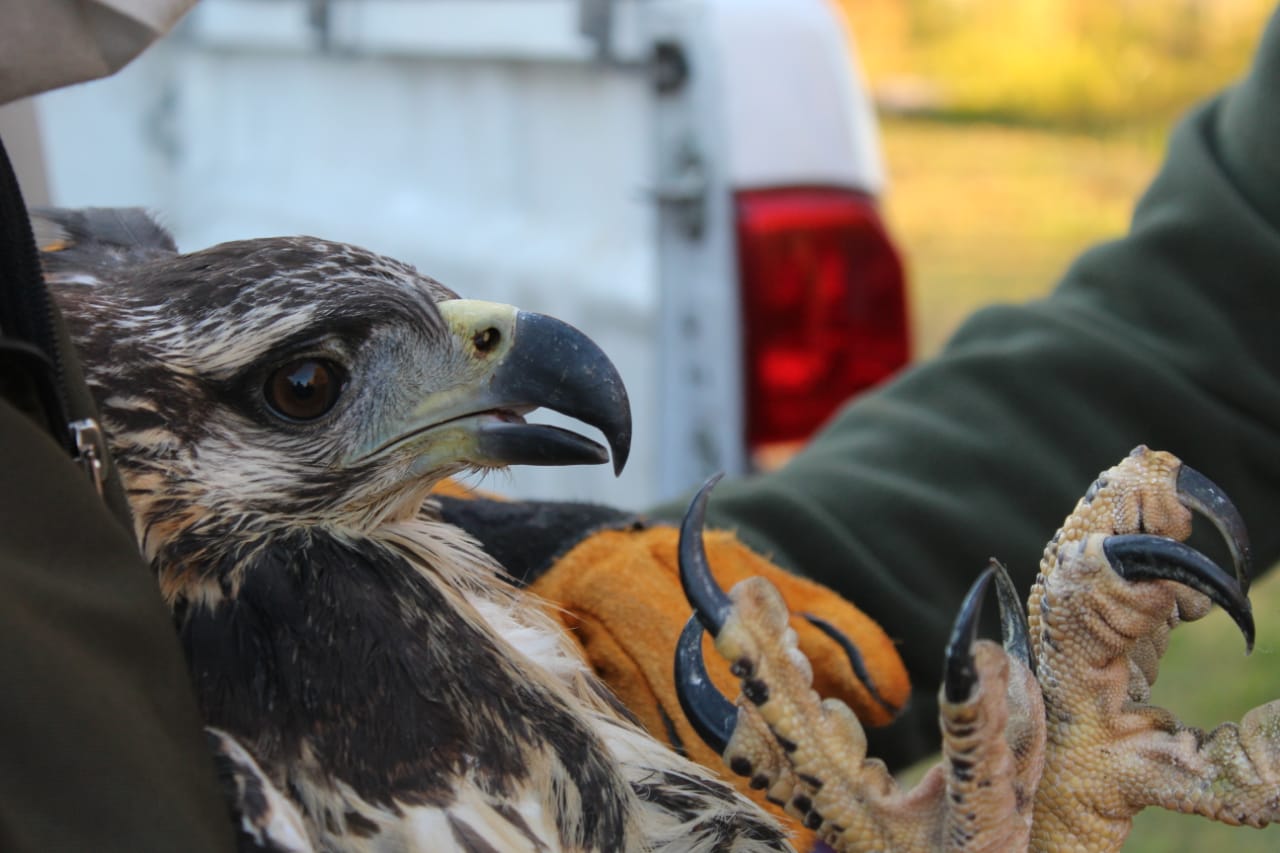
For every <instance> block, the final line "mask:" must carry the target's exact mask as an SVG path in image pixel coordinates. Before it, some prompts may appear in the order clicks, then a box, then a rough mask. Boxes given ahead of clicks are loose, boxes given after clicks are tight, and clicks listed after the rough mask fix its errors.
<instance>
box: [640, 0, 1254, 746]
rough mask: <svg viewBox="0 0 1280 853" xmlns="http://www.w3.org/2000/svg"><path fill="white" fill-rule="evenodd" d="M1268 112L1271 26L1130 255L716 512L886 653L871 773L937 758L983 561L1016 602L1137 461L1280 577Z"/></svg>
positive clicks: (1071, 277)
mask: <svg viewBox="0 0 1280 853" xmlns="http://www.w3.org/2000/svg"><path fill="white" fill-rule="evenodd" d="M1278 104H1280V15H1277V16H1275V17H1273V19H1272V21H1271V24H1270V26H1269V28H1268V30H1267V33H1266V34H1265V36H1264V39H1263V43H1262V46H1261V49H1260V51H1259V54H1258V58H1257V60H1256V64H1255V67H1254V69H1253V71H1252V73H1251V75H1250V76H1249V77H1248V78H1247V80H1245V81H1244V82H1243V83H1242V84H1241V85H1240V86H1238V87H1237V88H1235V89H1234V90H1232V91H1230V92H1228V93H1227V94H1225V95H1224V96H1221V97H1219V98H1217V99H1216V100H1214V101H1212V102H1211V103H1209V104H1208V105H1206V106H1204V107H1203V108H1201V109H1198V110H1197V111H1195V112H1194V113H1193V114H1192V115H1191V116H1190V117H1189V118H1188V119H1186V120H1185V121H1184V122H1183V123H1182V124H1181V125H1180V127H1179V128H1178V129H1177V131H1176V132H1175V134H1174V136H1173V139H1172V142H1171V146H1170V150H1169V152H1168V157H1167V160H1166V163H1165V165H1164V167H1163V169H1162V171H1161V173H1160V175H1159V177H1158V178H1157V180H1156V181H1155V183H1154V185H1153V186H1152V187H1151V189H1150V190H1149V191H1148V193H1147V195H1146V196H1145V198H1144V199H1143V200H1142V202H1141V203H1140V205H1139V207H1138V209H1137V212H1136V213H1135V216H1134V219H1133V225H1132V231H1131V233H1130V234H1129V235H1128V236H1127V237H1125V238H1124V239H1122V240H1120V241H1118V242H1115V243H1111V244H1109V245H1104V246H1102V247H1100V248H1097V249H1094V250H1092V251H1090V252H1088V253H1087V254H1085V255H1084V256H1083V257H1081V258H1080V259H1079V260H1078V261H1077V262H1076V263H1075V264H1074V265H1073V266H1072V267H1071V268H1070V270H1069V271H1068V272H1067V274H1066V276H1065V278H1064V280H1063V281H1062V283H1061V285H1060V286H1059V287H1058V288H1057V289H1056V290H1055V291H1054V293H1053V294H1052V295H1051V296H1049V297H1048V298H1047V299H1044V300H1041V301H1038V302H1033V303H1031V304H1028V305H1025V306H1018V307H995V308H989V309H987V310H984V311H981V312H979V313H978V314H976V315H975V316H974V317H973V318H972V319H970V320H969V321H968V322H967V323H966V324H965V325H964V327H963V328H962V329H961V330H960V331H959V333H958V334H957V335H956V336H955V337H954V339H953V340H952V341H951V342H950V344H949V345H948V346H947V348H946V349H945V351H944V352H943V353H942V354H941V355H940V356H939V357H937V358H935V359H933V360H931V361H928V362H926V363H923V364H921V365H920V366H919V367H917V368H915V369H913V370H911V371H909V372H907V373H906V374H905V375H903V376H902V377H901V378H900V379H898V380H897V381H895V382H893V383H891V384H890V385H888V386H887V387H885V388H883V389H882V390H880V391H878V392H877V393H873V394H870V395H868V396H867V397H865V398H862V399H859V400H858V401H856V402H854V403H853V404H851V405H850V406H849V407H848V408H847V409H846V410H845V411H844V412H843V413H842V414H841V415H840V416H839V417H838V418H837V419H836V420H835V421H834V422H833V423H832V424H831V425H830V426H829V428H827V429H826V430H825V431H824V432H823V433H822V434H821V435H820V436H819V437H818V438H816V440H815V441H814V442H813V443H812V445H811V446H809V447H808V448H806V449H805V450H804V451H802V452H801V453H800V454H799V455H798V456H797V457H796V458H795V459H794V460H793V461H792V462H791V463H790V464H789V465H788V466H787V467H786V468H785V469H783V470H782V471H780V472H778V473H774V474H769V475H764V476H759V477H756V478H751V479H746V480H742V481H740V482H735V483H725V484H723V485H722V486H720V487H719V488H718V489H717V491H716V493H715V494H714V496H713V497H712V499H711V508H710V512H709V515H708V519H709V525H710V526H719V527H724V528H729V529H733V530H736V531H737V532H738V533H739V535H740V536H741V538H742V539H743V540H744V541H745V542H746V543H747V544H749V545H752V546H754V547H755V548H756V549H758V550H759V551H760V552H761V553H763V554H765V555H767V556H770V557H772V558H773V559H775V560H776V561H777V562H778V563H779V564H780V565H781V566H783V567H784V568H789V569H791V570H793V571H796V572H799V573H801V574H803V575H806V576H808V577H810V578H813V579H815V580H817V581H819V582H821V583H824V584H826V585H828V586H830V587H832V588H834V589H835V590H837V591H839V592H840V593H842V594H843V595H845V596H847V597H848V598H849V599H851V600H852V601H854V602H855V603H856V604H857V605H858V607H859V608H861V609H862V610H864V611H865V612H866V613H867V614H868V615H870V616H871V617H872V618H874V619H876V620H877V621H878V622H879V623H880V624H881V625H882V626H884V628H885V629H886V630H887V631H888V633H889V635H890V636H891V637H893V638H894V639H895V640H896V641H897V642H899V643H900V647H899V648H900V651H901V653H902V656H903V658H904V659H905V661H906V664H907V668H908V671H909V672H910V673H911V675H912V679H913V682H914V686H915V694H914V696H913V700H912V710H911V711H910V712H909V713H908V714H907V715H906V718H905V719H903V720H900V721H899V722H898V723H895V724H894V725H893V726H891V727H889V728H888V729H884V730H880V731H876V730H872V731H870V732H869V734H870V737H871V742H872V743H871V748H872V750H873V754H878V755H880V756H881V757H883V758H885V759H887V760H888V761H889V762H890V763H891V764H898V765H900V764H902V763H904V762H905V761H909V760H912V759H915V758H919V757H920V756H921V755H923V754H925V753H926V752H929V751H931V750H933V749H935V748H936V744H937V738H938V735H937V723H936V714H935V710H936V699H935V696H934V694H935V691H936V689H937V685H938V684H939V680H940V677H941V664H942V654H943V648H944V646H945V643H946V636H947V631H948V629H949V626H950V623H951V620H952V618H953V615H954V613H955V611H956V608H957V606H958V604H959V601H960V599H961V597H962V596H963V593H964V590H965V589H966V587H967V586H968V584H969V583H970V581H971V580H972V579H973V577H974V576H975V575H976V573H977V572H978V571H979V570H981V569H982V568H983V567H984V566H985V565H986V562H987V559H988V558H989V557H992V556H995V557H998V558H1000V559H1001V560H1002V561H1004V562H1006V564H1007V565H1008V566H1009V568H1010V570H1011V571H1012V572H1013V574H1014V577H1015V579H1016V580H1017V582H1018V584H1019V587H1020V588H1021V589H1023V590H1025V589H1026V588H1027V587H1028V586H1029V585H1030V583H1031V581H1032V580H1033V578H1034V576H1035V572H1036V569H1037V565H1038V561H1039V558H1040V554H1041V551H1042V549H1043V547H1044V544H1045V541H1046V540H1047V539H1048V537H1049V536H1050V535H1051V534H1052V533H1053V531H1054V530H1055V529H1056V528H1057V526H1058V525H1059V524H1060V523H1061V520H1062V518H1063V517H1064V516H1066V514H1067V513H1068V512H1070V511H1071V509H1072V507H1073V506H1074V504H1075V501H1076V500H1077V499H1078V498H1079V497H1080V495H1082V494H1083V493H1084V491H1085V489H1086V487H1087V486H1088V485H1089V483H1090V482H1091V481H1092V479H1093V478H1094V476H1096V474H1097V473H1098V472H1099V471H1101V470H1102V469H1104V468H1106V467H1108V466H1110V465H1112V464H1114V463H1115V462H1116V461H1118V460H1119V459H1120V458H1121V457H1122V456H1123V455H1125V454H1126V453H1127V452H1128V451H1129V450H1130V449H1132V448H1133V447H1134V446H1135V445H1138V444H1147V445H1149V446H1151V447H1153V448H1159V449H1163V450H1169V451H1171V452H1173V453H1175V454H1176V455H1178V456H1180V457H1181V458H1182V459H1183V460H1185V461H1186V462H1187V463H1188V464H1189V465H1191V466H1193V467H1195V468H1197V469H1198V470H1200V471H1201V472H1203V473H1205V474H1206V475H1208V476H1209V477H1210V478H1212V479H1213V480H1214V481H1216V482H1217V483H1219V484H1220V485H1221V486H1222V487H1223V488H1224V489H1225V490H1226V491H1227V493H1228V494H1230V495H1231V496H1232V498H1233V499H1234V500H1235V501H1236V502H1237V504H1238V505H1239V506H1240V508H1241V510H1242V512H1243V513H1244V516H1245V519H1246V521H1247V522H1248V523H1249V527H1250V531H1251V533H1252V536H1253V545H1254V553H1255V565H1256V566H1258V567H1263V568H1265V567H1267V566H1268V565H1269V564H1270V563H1272V562H1273V561H1275V560H1276V558H1277V557H1280V527H1277V526H1276V525H1275V524H1274V523H1273V521H1274V518H1275V517H1276V515H1277V514H1280V108H1278V107H1277V105H1278ZM1044 203H1045V204H1053V203H1054V200H1053V199H1045V200H1044ZM682 511H683V506H682V505H675V504H673V505H671V506H668V507H664V508H663V509H661V510H659V511H658V513H657V514H658V516H659V517H665V518H669V519H672V520H674V519H675V518H677V517H678V515H679V513H680V512H682Z"/></svg>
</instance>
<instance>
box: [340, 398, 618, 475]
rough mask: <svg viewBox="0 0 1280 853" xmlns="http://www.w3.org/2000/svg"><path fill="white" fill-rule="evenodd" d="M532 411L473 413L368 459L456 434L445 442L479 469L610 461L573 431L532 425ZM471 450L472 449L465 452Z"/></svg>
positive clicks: (402, 438)
mask: <svg viewBox="0 0 1280 853" xmlns="http://www.w3.org/2000/svg"><path fill="white" fill-rule="evenodd" d="M530 411H533V408H527V409H521V410H517V409H485V410H482V411H478V412H469V413H467V414H464V415H458V416H457V417H453V418H449V419H447V420H443V421H439V422H437V423H433V424H429V425H427V426H423V427H421V428H419V429H416V430H413V431H412V432H408V433H405V434H403V435H399V436H396V437H395V438H394V439H392V440H390V441H388V442H386V443H385V444H383V445H381V446H379V447H377V448H376V449H374V450H373V451H372V452H371V453H369V454H367V455H366V456H365V457H364V458H365V459H371V458H373V457H377V456H382V455H385V454H388V453H391V452H393V451H394V450H395V449H396V448H399V447H404V446H406V445H410V444H413V443H415V442H418V441H420V440H421V439H422V438H423V437H424V436H428V435H430V434H432V433H445V432H447V431H449V430H456V431H458V432H459V433H460V434H461V435H460V436H459V437H458V438H461V439H462V441H461V442H460V443H455V442H457V439H456V438H455V439H453V440H450V439H449V438H442V441H443V442H444V443H447V444H448V445H450V448H449V449H450V450H451V451H452V452H453V453H456V454H457V457H458V459H459V461H465V462H469V463H471V464H474V465H480V466H485V467H488V466H494V467H498V466H507V465H599V464H603V463H605V462H608V461H609V450H608V448H606V447H605V446H604V445H602V444H599V443H598V442H596V441H593V440H591V439H589V438H587V437H586V436H582V435H579V434H578V433H576V432H573V431H572V430H567V429H564V428H562V427H557V426H552V425H550V424H538V423H529V422H528V421H526V420H525V418H524V415H525V414H527V413H528V412H530ZM460 445H467V446H460Z"/></svg>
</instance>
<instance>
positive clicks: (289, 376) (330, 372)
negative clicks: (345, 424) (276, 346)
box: [262, 358, 343, 421]
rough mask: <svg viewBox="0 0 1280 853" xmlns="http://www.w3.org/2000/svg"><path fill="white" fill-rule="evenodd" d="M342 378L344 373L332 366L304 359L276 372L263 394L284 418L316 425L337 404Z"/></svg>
mask: <svg viewBox="0 0 1280 853" xmlns="http://www.w3.org/2000/svg"><path fill="white" fill-rule="evenodd" d="M342 378H343V377H342V371H341V370H340V369H339V367H338V366H337V365H335V364H334V363H333V362H330V361H325V360H324V359H319V358H301V359H298V360H297V361H291V362H289V363H288V364H285V365H283V366H281V367H278V368H276V370H275V372H273V373H272V374H271V376H269V377H268V378H267V384H266V387H264V388H263V389H262V392H263V395H264V396H265V397H266V399H267V405H268V406H270V407H271V410H272V411H274V412H275V413H276V414H278V415H280V416H281V417H283V418H287V419H288V420H291V421H313V420H315V419H316V418H318V417H320V416H321V415H323V414H325V413H326V412H328V411H329V410H330V409H332V408H333V404H334V403H336V402H338V395H339V394H340V393H342Z"/></svg>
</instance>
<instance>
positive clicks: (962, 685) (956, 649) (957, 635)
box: [942, 566, 996, 703]
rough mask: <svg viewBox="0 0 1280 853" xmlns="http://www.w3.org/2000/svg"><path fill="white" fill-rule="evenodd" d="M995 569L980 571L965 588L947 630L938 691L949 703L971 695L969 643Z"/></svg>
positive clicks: (974, 677) (972, 670)
mask: <svg viewBox="0 0 1280 853" xmlns="http://www.w3.org/2000/svg"><path fill="white" fill-rule="evenodd" d="M995 573H996V570H995V569H994V568H992V567H991V566H987V568H985V569H983V571H982V574H980V575H978V579H977V580H976V581H974V582H973V586H971V587H969V592H968V593H967V594H966V595H965V597H964V602H963V603H962V604H961V605H960V613H959V614H958V615H957V616H956V621H955V625H953V626H952V628H951V639H949V640H948V641H947V658H946V663H945V665H944V666H943V670H942V689H943V692H944V694H945V696H946V697H947V701H948V702H951V703H956V702H963V701H965V700H966V699H968V698H969V696H970V695H971V694H972V693H973V686H974V684H976V683H977V681H978V671H977V669H975V668H974V664H973V644H974V641H976V640H977V639H978V617H979V616H981V615H982V598H983V596H984V595H986V592H987V584H989V583H991V577H992V576H993V575H994V574H995Z"/></svg>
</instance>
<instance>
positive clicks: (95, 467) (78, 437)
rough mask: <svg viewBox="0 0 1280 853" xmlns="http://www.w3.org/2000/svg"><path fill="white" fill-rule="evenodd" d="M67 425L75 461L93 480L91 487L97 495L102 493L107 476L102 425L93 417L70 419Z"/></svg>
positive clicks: (105, 443) (105, 442)
mask: <svg viewBox="0 0 1280 853" xmlns="http://www.w3.org/2000/svg"><path fill="white" fill-rule="evenodd" d="M67 426H69V427H71V435H72V438H73V439H74V441H75V443H76V453H77V456H76V461H77V462H79V463H80V467H82V468H84V470H85V473H86V474H88V475H89V479H90V480H92V481H93V487H94V488H95V489H97V490H98V494H99V496H101V495H103V494H104V493H105V490H104V489H103V485H102V484H103V482H104V481H105V480H106V477H107V468H106V458H107V440H106V438H105V437H104V436H103V435H102V427H100V426H98V422H97V421H95V420H94V419H93V418H85V419H84V420H79V421H72V422H71V423H69V424H68V425H67Z"/></svg>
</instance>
